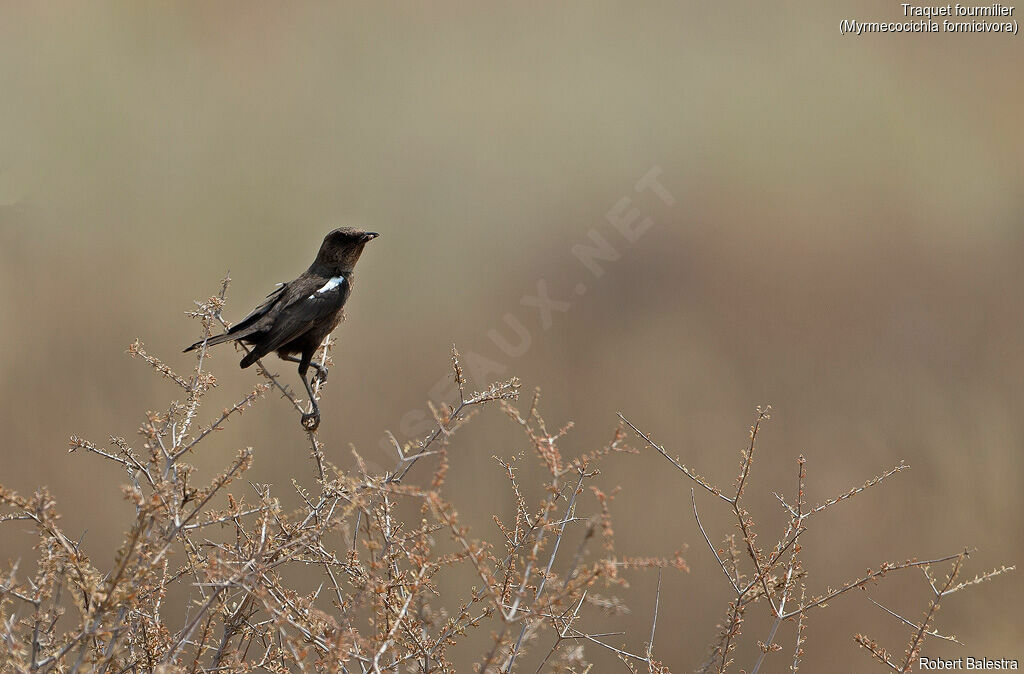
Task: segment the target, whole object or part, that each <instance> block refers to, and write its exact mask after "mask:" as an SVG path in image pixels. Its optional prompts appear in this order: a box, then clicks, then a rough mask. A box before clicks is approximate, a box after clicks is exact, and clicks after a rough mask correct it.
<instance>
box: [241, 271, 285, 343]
mask: <svg viewBox="0 0 1024 674" xmlns="http://www.w3.org/2000/svg"><path fill="white" fill-rule="evenodd" d="M288 285H289V284H287V283H278V284H277V287H276V288H274V289H273V290H271V291H270V292H269V293H268V294H267V299H265V300H264V301H263V302H261V303H260V305H259V306H258V307H256V308H255V309H253V310H252V311H251V312H249V315H248V316H246V317H245V318H243V319H242V320H240V321H238V323H235V324H234V325H233V326H231V330H229V331H228V333H229V334H231V333H236V332H241V331H242V330H245V329H246V328H248V327H249V326H251V325H252V324H254V323H255V322H256V321H258V320H260V319H261V318H263V317H264V316H266V315H267V314H268V313H270V311H271V309H273V308H274V306H275V305H276V304H277V303H278V302H279V301H280V300H281V298H282V297H284V296H285V295H286V294H287V293H286V292H285V291H286V290H287V289H288Z"/></svg>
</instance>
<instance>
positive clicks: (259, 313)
mask: <svg viewBox="0 0 1024 674" xmlns="http://www.w3.org/2000/svg"><path fill="white" fill-rule="evenodd" d="M288 285H289V284H287V283H278V284H277V287H276V288H275V289H274V290H272V291H270V294H269V295H267V299H265V300H264V301H263V302H262V303H261V304H260V305H259V306H258V307H256V308H255V309H253V310H252V311H251V312H250V313H249V315H248V316H246V317H245V318H243V319H242V320H240V321H238V322H237V323H235V324H234V325H233V326H231V329H230V330H228V331H227V332H225V333H223V334H220V335H215V336H213V337H209V338H207V339H205V340H199V341H198V342H196V343H195V344H193V345H192V346H189V347H188V348H186V349H185V352H186V353H187V352H189V351H192V350H193V349H197V348H199V347H200V346H202V345H203V343H204V342H205V344H206V345H207V346H215V345H217V344H222V343H224V342H231V341H234V340H238V339H244V338H246V337H248V336H249V335H251V334H252V333H254V332H259V331H260V330H261V329H263V325H261V324H260V319H262V318H264V317H266V316H268V315H271V314H272V313H273V312H274V309H275V307H276V306H277V305H278V304H279V303H280V302H281V299H282V298H284V297H285V296H286V295H287V289H288Z"/></svg>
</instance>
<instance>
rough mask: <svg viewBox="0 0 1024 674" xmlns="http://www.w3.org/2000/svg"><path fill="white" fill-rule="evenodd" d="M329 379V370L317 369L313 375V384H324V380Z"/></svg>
mask: <svg viewBox="0 0 1024 674" xmlns="http://www.w3.org/2000/svg"><path fill="white" fill-rule="evenodd" d="M326 381H327V370H317V371H316V374H314V375H313V385H314V386H323V384H324V382H326Z"/></svg>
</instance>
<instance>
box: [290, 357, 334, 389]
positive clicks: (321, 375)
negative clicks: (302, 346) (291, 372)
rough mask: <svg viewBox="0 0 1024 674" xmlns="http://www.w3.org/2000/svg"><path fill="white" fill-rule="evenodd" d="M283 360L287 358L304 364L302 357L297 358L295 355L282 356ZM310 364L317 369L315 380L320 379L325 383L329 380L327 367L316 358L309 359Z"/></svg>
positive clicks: (291, 361)
mask: <svg viewBox="0 0 1024 674" xmlns="http://www.w3.org/2000/svg"><path fill="white" fill-rule="evenodd" d="M280 358H281V360H287V361H288V362H290V363H299V364H300V365H301V364H302V359H300V358H296V357H295V356H280ZM309 366H310V367H312V368H313V369H315V370H316V374H315V375H313V381H314V382H316V381H319V382H320V383H321V384H323V383H324V382H325V381H327V368H326V367H324V366H323V365H321V364H320V363H318V362H316V361H315V360H311V361H309Z"/></svg>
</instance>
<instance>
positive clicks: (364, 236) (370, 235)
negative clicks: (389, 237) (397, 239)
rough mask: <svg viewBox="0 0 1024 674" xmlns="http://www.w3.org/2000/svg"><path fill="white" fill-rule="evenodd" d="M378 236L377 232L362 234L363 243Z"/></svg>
mask: <svg viewBox="0 0 1024 674" xmlns="http://www.w3.org/2000/svg"><path fill="white" fill-rule="evenodd" d="M378 236H380V234H378V233H377V232H364V233H363V242H364V243H365V242H367V241H372V240H373V239H376V238H377V237H378Z"/></svg>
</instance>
